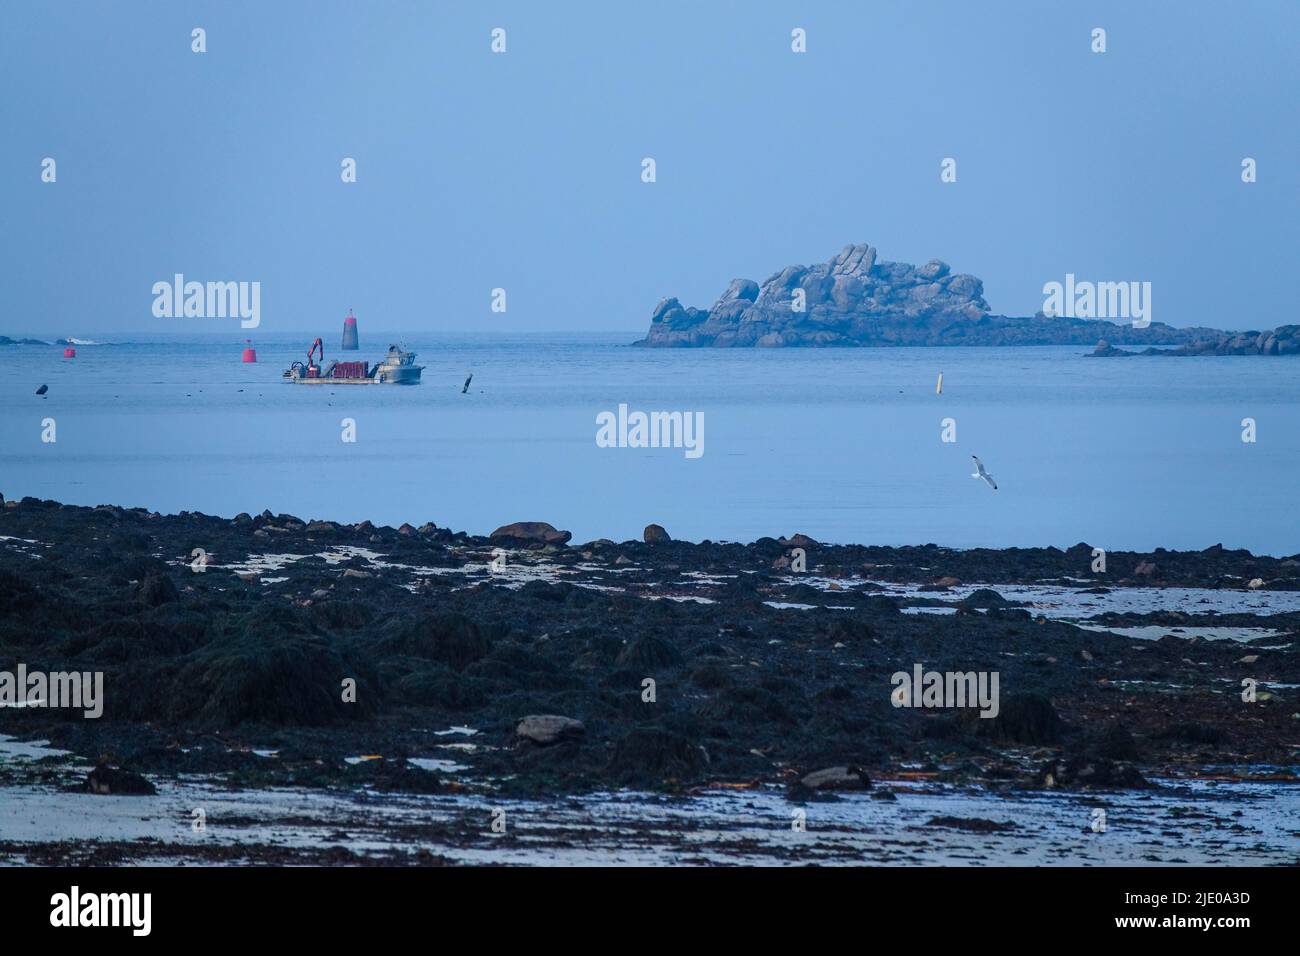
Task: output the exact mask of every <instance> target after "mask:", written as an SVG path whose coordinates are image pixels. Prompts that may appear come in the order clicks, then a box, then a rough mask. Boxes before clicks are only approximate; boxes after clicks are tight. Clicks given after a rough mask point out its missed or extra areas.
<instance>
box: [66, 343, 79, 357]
mask: <svg viewBox="0 0 1300 956" xmlns="http://www.w3.org/2000/svg"><path fill="white" fill-rule="evenodd" d="M63 357H64V358H76V357H77V350H76V349H74V348H73V347H72V346H71V345H69V346H68V347H67V348H66V349H64V350H63Z"/></svg>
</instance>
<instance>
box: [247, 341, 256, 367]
mask: <svg viewBox="0 0 1300 956" xmlns="http://www.w3.org/2000/svg"><path fill="white" fill-rule="evenodd" d="M244 341H245V342H247V343H248V348H246V349H244V361H245V362H256V361H257V349H255V348H253V340H252V339H244Z"/></svg>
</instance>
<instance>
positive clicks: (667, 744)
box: [607, 726, 708, 787]
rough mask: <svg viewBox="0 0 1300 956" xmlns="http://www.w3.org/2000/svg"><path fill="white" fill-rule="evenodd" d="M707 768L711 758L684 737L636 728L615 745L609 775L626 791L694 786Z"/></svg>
mask: <svg viewBox="0 0 1300 956" xmlns="http://www.w3.org/2000/svg"><path fill="white" fill-rule="evenodd" d="M707 766H708V755H707V754H706V753H705V751H704V749H703V748H702V747H700V746H699V745H698V744H695V743H692V742H691V741H690V740H689V739H688V738H687V737H686V736H684V735H683V734H681V733H679V732H677V731H675V730H671V729H668V728H664V727H656V726H643V727H636V728H633V729H632V730H631V731H630V732H629V733H627V734H626V735H625V736H624V737H623V738H622V739H620V740H619V741H618V743H616V744H615V745H614V753H613V755H612V756H611V757H610V762H609V767H608V770H607V772H608V774H609V775H610V777H611V778H612V779H613V780H614V781H616V782H618V783H620V784H622V785H623V786H627V787H662V786H665V785H671V784H679V783H691V782H693V781H695V780H697V779H698V778H699V777H700V775H701V774H702V773H703V772H704V769H705V768H706V767H707Z"/></svg>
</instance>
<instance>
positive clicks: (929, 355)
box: [0, 329, 1300, 554]
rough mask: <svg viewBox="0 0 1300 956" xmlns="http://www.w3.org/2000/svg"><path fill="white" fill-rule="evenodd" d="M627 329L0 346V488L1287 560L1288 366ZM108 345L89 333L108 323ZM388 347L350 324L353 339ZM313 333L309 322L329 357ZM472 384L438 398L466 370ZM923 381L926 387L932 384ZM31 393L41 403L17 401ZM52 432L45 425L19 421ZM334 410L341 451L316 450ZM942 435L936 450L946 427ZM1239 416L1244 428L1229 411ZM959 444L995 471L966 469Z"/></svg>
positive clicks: (745, 534) (707, 534) (112, 498)
mask: <svg viewBox="0 0 1300 956" xmlns="http://www.w3.org/2000/svg"><path fill="white" fill-rule="evenodd" d="M630 338H632V336H618V337H612V336H609V335H581V334H568V335H557V334H546V335H533V336H513V337H504V336H486V335H484V336H470V335H462V336H438V337H421V336H419V335H414V336H412V335H408V336H406V337H405V341H406V344H407V345H408V347H410V348H412V349H414V350H415V351H417V352H418V353H419V362H420V363H421V364H423V365H425V366H426V369H425V372H424V381H423V383H422V384H420V385H418V386H415V387H408V388H402V387H379V386H374V387H305V386H295V385H290V384H288V383H286V382H284V381H282V380H281V377H280V373H281V371H282V369H284V368H285V367H286V366H287V365H288V364H289V363H290V362H291V361H293V360H295V359H300V358H303V357H304V356H305V352H306V345H307V340H306V337H301V338H297V337H296V338H293V339H288V338H280V339H271V338H258V339H256V340H255V344H256V346H257V351H258V358H259V361H258V363H257V364H255V365H246V364H243V363H241V362H240V353H241V349H242V348H243V342H242V337H239V336H235V335H232V336H230V337H228V338H223V339H221V340H217V339H215V338H204V339H199V338H194V339H189V340H185V341H180V340H171V341H167V342H165V343H161V342H132V341H128V340H126V339H124V338H118V339H117V340H116V341H117V343H118V344H101V345H83V346H79V347H78V355H77V357H76V359H74V360H64V359H63V358H62V357H61V355H62V352H61V350H60V349H58V348H55V347H48V348H46V347H36V346H13V347H3V348H0V492H3V493H4V494H5V496H6V497H9V498H13V497H20V496H23V495H34V496H37V497H42V498H56V499H59V500H61V501H66V502H72V503H77V504H98V503H114V504H121V505H127V506H141V507H146V508H149V509H153V510H158V511H168V512H174V511H179V510H183V509H184V510H192V511H203V512H207V513H210V514H220V515H227V516H229V515H233V514H235V513H237V512H240V511H248V512H258V511H261V510H262V509H264V508H269V509H271V510H272V511H274V512H290V513H293V514H296V515H299V516H300V517H303V518H312V517H321V518H329V519H335V520H344V521H355V520H360V519H362V518H369V519H370V520H372V521H374V522H376V523H385V524H400V523H401V522H403V521H409V522H411V523H413V524H419V523H422V522H424V521H433V522H435V523H437V524H439V525H442V526H448V527H451V528H454V529H458V530H467V531H471V532H475V533H483V532H488V531H491V530H492V529H493V528H495V527H496V526H497V525H500V524H505V523H507V522H511V521H520V520H538V521H549V522H551V523H552V524H554V525H556V526H557V527H561V528H566V529H568V530H571V531H572V532H573V534H574V536H575V539H576V540H578V541H583V540H588V539H591V538H596V537H609V538H614V539H616V540H622V539H626V538H631V537H639V536H640V534H641V530H642V528H643V527H644V526H645V525H646V524H648V523H650V522H656V523H659V524H662V525H664V526H665V527H666V528H667V529H668V531H669V532H670V533H671V534H673V535H674V536H679V537H684V538H688V539H692V540H701V539H704V538H710V539H713V540H737V541H748V540H752V539H754V538H756V537H759V536H762V535H773V536H777V535H781V534H793V533H794V532H796V531H801V532H804V533H806V534H809V535H812V536H813V537H814V538H818V539H821V540H826V541H840V542H849V541H853V542H867V543H882V544H909V543H910V544H922V543H926V542H935V543H938V544H944V545H950V546H955V547H975V546H988V547H1004V546H1015V545H1022V546H1029V545H1057V546H1061V547H1068V546H1069V545H1071V544H1074V543H1076V542H1079V541H1086V542H1088V543H1090V544H1092V545H1094V546H1099V547H1105V548H1108V549H1119V548H1141V549H1150V548H1155V547H1167V548H1179V549H1188V548H1192V549H1197V548H1204V547H1206V546H1208V545H1210V544H1213V543H1215V542H1222V543H1223V544H1225V545H1226V546H1229V547H1244V548H1249V549H1251V550H1253V551H1256V552H1261V553H1270V554H1292V553H1295V552H1297V551H1300V513H1298V510H1297V501H1298V498H1300V481H1298V480H1297V471H1298V470H1300V469H1298V466H1300V403H1298V401H1297V395H1298V391H1297V385H1298V384H1300V358H1258V357H1255V358H1248V357H1240V358H1131V359H1091V358H1085V357H1084V353H1085V352H1086V351H1088V350H1087V349H1084V348H1078V347H1061V348H1056V347H1053V348H1002V349H982V348H947V349H835V350H829V349H828V350H813V349H797V350H681V351H679V350H662V351H661V350H645V349H638V348H632V347H629V346H628V345H627V344H626V343H627V341H628V340H629V339H630ZM110 340H111V339H110ZM388 342H389V337H387V336H385V335H384V334H382V333H370V332H368V331H367V330H365V329H362V346H363V348H362V351H361V352H359V353H343V354H340V353H338V352H337V351H335V350H333V349H331V350H330V352H329V353H328V354H327V358H332V357H340V358H344V359H356V358H365V359H368V360H370V361H372V362H373V361H375V360H377V359H378V358H380V357H381V356H382V354H383V351H384V347H385V346H386V345H387V344H388ZM336 343H337V336H333V337H332V341H331V343H330V344H331V345H334V344H336ZM471 370H472V371H473V374H474V380H473V384H472V386H471V389H470V393H469V394H467V395H462V394H460V391H461V384H462V382H463V381H464V379H465V377H466V375H467V374H468V373H469V372H470V371H471ZM940 372H942V373H943V394H942V395H936V394H935V381H936V378H937V377H938V375H939V373H940ZM41 384H48V385H49V393H48V395H47V396H46V397H44V398H41V397H38V396H36V395H35V394H34V393H35V390H36V388H37V386H39V385H41ZM620 403H625V404H627V405H628V406H629V409H631V410H642V411H647V412H649V411H683V412H703V413H704V425H705V427H704V454H703V456H702V457H700V458H698V459H694V460H692V459H688V458H687V457H686V456H685V453H684V450H683V449H672V448H668V449H633V448H600V447H598V446H597V444H596V441H595V436H596V431H597V428H596V416H597V415H598V413H600V412H602V411H616V410H617V408H618V406H619V404H620ZM47 418H50V419H54V422H55V427H56V429H57V431H56V434H57V441H56V442H53V443H46V442H43V441H42V431H43V425H42V421H43V420H44V419H47ZM348 418H350V419H353V420H354V421H355V427H356V441H355V442H354V443H347V442H344V441H343V440H342V439H341V435H342V432H343V425H342V422H343V419H348ZM946 418H951V419H953V420H954V421H955V431H956V441H955V442H953V443H945V442H944V441H942V440H941V436H942V431H943V420H944V419H946ZM1245 418H1252V419H1254V421H1255V424H1256V438H1257V440H1256V441H1255V442H1253V443H1248V442H1243V441H1242V433H1243V426H1242V420H1243V419H1245ZM972 454H976V455H979V456H980V458H981V459H983V461H984V463H985V465H986V467H987V468H988V470H989V471H990V472H991V473H992V475H993V476H994V477H995V478H996V480H997V482H998V485H999V490H998V491H993V490H992V489H991V488H989V487H988V486H986V485H985V484H984V483H983V482H981V481H976V480H973V479H972V478H971V477H970V474H971V471H972V470H973V469H972V467H971V459H970V456H971V455H972Z"/></svg>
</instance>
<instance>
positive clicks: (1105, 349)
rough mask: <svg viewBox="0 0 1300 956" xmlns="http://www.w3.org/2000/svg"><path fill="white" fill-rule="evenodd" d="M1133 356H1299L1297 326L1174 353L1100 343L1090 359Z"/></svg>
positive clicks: (1223, 336)
mask: <svg viewBox="0 0 1300 956" xmlns="http://www.w3.org/2000/svg"><path fill="white" fill-rule="evenodd" d="M1132 355H1177V356H1182V355H1300V325H1279V326H1278V327H1277V328H1276V329H1273V330H1272V331H1271V332H1270V331H1264V332H1255V331H1251V332H1225V333H1220V334H1219V335H1215V336H1210V337H1207V338H1197V339H1196V340H1195V341H1192V342H1188V343H1186V344H1184V345H1181V346H1179V347H1178V348H1176V349H1157V348H1149V349H1144V350H1143V351H1141V352H1130V351H1128V350H1126V349H1119V348H1116V347H1115V346H1114V345H1112V344H1111V343H1110V342H1108V341H1106V340H1105V339H1102V340H1101V341H1099V342H1098V343H1097V347H1096V349H1095V350H1094V351H1093V352H1092V354H1091V355H1090V356H1089V358H1121V357H1125V356H1132Z"/></svg>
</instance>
